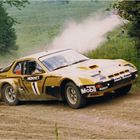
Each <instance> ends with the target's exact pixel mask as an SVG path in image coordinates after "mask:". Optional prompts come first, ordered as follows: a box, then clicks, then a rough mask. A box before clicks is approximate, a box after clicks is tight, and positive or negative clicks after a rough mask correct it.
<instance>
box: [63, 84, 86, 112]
mask: <svg viewBox="0 0 140 140" xmlns="http://www.w3.org/2000/svg"><path fill="white" fill-rule="evenodd" d="M65 98H66V100H67V103H68V104H69V106H70V107H71V108H73V109H78V108H81V107H83V106H85V104H86V99H85V98H84V97H83V96H82V94H81V92H80V90H79V88H78V87H77V86H76V85H75V84H74V83H72V82H69V83H67V84H66V86H65Z"/></svg>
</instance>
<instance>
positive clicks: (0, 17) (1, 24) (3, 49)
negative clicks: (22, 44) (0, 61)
mask: <svg viewBox="0 0 140 140" xmlns="http://www.w3.org/2000/svg"><path fill="white" fill-rule="evenodd" d="M27 2H28V1H27V0H12V1H11V0H1V1H0V53H1V54H5V53H7V52H11V50H17V49H18V47H17V45H16V33H15V29H14V28H13V25H14V24H16V21H15V20H14V19H13V18H12V17H10V16H9V15H8V13H7V12H6V9H5V7H4V5H5V4H9V5H10V6H15V7H17V8H18V9H20V8H21V7H24V6H25V4H26V3H27Z"/></svg>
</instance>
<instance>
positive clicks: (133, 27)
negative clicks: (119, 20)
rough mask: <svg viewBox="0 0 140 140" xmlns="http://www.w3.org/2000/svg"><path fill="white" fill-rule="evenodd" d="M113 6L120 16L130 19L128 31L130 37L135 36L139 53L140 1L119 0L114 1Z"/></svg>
mask: <svg viewBox="0 0 140 140" xmlns="http://www.w3.org/2000/svg"><path fill="white" fill-rule="evenodd" d="M114 7H115V8H116V9H118V13H119V15H120V16H121V17H123V18H125V19H127V20H129V21H130V23H129V24H128V29H129V31H128V33H129V35H130V36H131V37H134V38H135V41H136V47H137V49H138V51H139V55H140V1H139V0H131V1H119V2H117V3H115V5H114ZM139 58H140V56H139Z"/></svg>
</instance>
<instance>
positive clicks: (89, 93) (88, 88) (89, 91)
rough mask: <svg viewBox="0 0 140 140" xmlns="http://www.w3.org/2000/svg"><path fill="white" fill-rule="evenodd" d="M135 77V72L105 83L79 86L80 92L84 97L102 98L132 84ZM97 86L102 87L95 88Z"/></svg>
mask: <svg viewBox="0 0 140 140" xmlns="http://www.w3.org/2000/svg"><path fill="white" fill-rule="evenodd" d="M137 77H138V75H137V71H136V72H133V73H131V74H129V75H128V76H127V77H118V78H117V79H110V80H108V81H106V82H99V83H96V84H95V85H84V86H80V90H81V93H82V94H83V95H84V96H85V97H97V96H103V95H104V94H105V93H107V92H112V91H114V90H116V89H119V88H121V87H124V86H127V85H129V84H132V83H134V82H135V81H136V78H137ZM97 85H102V87H100V88H97Z"/></svg>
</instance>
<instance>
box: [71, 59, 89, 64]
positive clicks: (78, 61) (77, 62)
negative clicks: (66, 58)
mask: <svg viewBox="0 0 140 140" xmlns="http://www.w3.org/2000/svg"><path fill="white" fill-rule="evenodd" d="M86 60H89V59H82V60H79V61H76V62H74V63H72V65H73V64H77V63H80V62H84V61H86Z"/></svg>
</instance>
